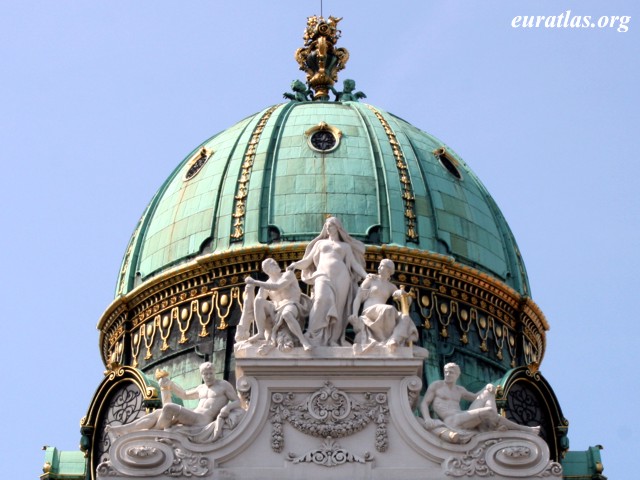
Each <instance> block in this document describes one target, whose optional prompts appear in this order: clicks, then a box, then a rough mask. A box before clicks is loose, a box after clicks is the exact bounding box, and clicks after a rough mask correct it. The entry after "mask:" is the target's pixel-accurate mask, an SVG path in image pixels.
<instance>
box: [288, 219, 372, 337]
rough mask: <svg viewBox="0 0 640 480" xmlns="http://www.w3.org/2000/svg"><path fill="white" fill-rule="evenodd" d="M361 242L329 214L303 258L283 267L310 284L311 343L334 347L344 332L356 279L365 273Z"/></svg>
mask: <svg viewBox="0 0 640 480" xmlns="http://www.w3.org/2000/svg"><path fill="white" fill-rule="evenodd" d="M364 267H365V261H364V244H363V243H362V242H360V241H358V240H356V239H355V238H352V237H351V235H349V234H348V233H347V232H346V231H345V229H344V228H343V226H342V224H341V223H340V221H339V220H338V219H337V218H335V217H329V218H327V220H326V221H325V223H324V226H323V227H322V232H320V235H318V236H317V237H316V238H314V239H313V240H312V241H311V242H310V243H309V245H307V248H306V250H305V252H304V257H303V258H302V259H301V260H298V261H297V262H294V263H292V264H291V265H289V266H288V267H287V270H295V269H298V270H301V271H302V275H301V278H302V280H303V281H304V282H305V283H307V284H309V285H313V307H312V308H311V312H310V313H309V326H308V328H307V333H306V335H307V338H308V339H309V341H310V342H311V344H312V345H319V346H337V345H343V344H344V342H345V339H344V333H345V329H346V326H347V317H348V314H349V313H350V312H349V309H350V307H351V303H352V302H353V297H354V295H355V292H356V291H357V289H358V281H359V280H360V279H362V278H365V277H366V276H367V272H366V271H365V269H364Z"/></svg>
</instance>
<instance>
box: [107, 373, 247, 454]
mask: <svg viewBox="0 0 640 480" xmlns="http://www.w3.org/2000/svg"><path fill="white" fill-rule="evenodd" d="M200 373H201V374H202V380H203V382H204V383H202V384H200V385H198V386H197V387H195V388H192V389H190V390H186V391H185V390H184V389H183V388H182V387H180V386H179V385H177V384H175V383H174V382H173V381H171V380H170V379H169V376H168V375H166V372H162V373H161V374H160V375H159V376H160V378H159V381H158V383H159V384H160V388H161V390H162V400H163V406H162V408H159V409H157V410H155V411H153V412H151V413H149V414H147V415H145V416H143V417H141V418H139V419H137V420H135V421H133V422H131V423H127V424H125V425H115V426H114V425H109V426H107V427H106V430H107V432H108V433H109V435H111V436H112V437H119V436H121V435H124V434H126V433H130V432H136V431H141V430H166V429H169V428H171V427H176V429H175V430H177V431H182V432H183V433H185V434H186V435H187V437H189V439H190V440H191V441H193V442H196V443H205V442H213V441H215V440H217V439H218V438H219V437H220V435H221V434H222V431H223V428H226V429H231V428H234V427H235V426H236V425H237V424H238V423H239V421H240V419H241V418H242V416H243V415H244V413H245V412H244V410H243V409H242V408H241V407H240V399H239V398H238V395H237V394H236V391H235V390H234V389H233V387H232V386H231V384H230V383H229V382H227V381H225V380H219V379H216V378H215V371H214V369H213V365H212V364H211V363H210V362H205V363H203V364H202V365H200ZM171 393H173V394H175V395H176V396H178V397H180V398H182V399H184V400H189V399H199V402H198V406H197V407H196V408H194V409H193V410H190V409H188V408H186V407H183V406H181V405H177V404H175V403H168V401H170V399H171ZM183 427H185V428H183ZM191 427H193V428H191ZM172 430H174V429H172Z"/></svg>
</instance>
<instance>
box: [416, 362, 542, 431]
mask: <svg viewBox="0 0 640 480" xmlns="http://www.w3.org/2000/svg"><path fill="white" fill-rule="evenodd" d="M459 377H460V367H459V366H458V365H456V364H455V363H447V364H446V365H445V366H444V380H437V381H435V382H433V383H431V384H430V385H429V387H428V388H427V393H425V395H424V398H423V400H422V403H421V404H420V413H422V417H423V419H424V423H425V427H426V428H427V430H429V431H431V432H433V433H434V434H436V435H438V436H439V437H440V438H441V439H443V440H445V441H447V442H449V443H467V442H468V441H469V440H470V439H471V437H472V436H473V435H475V434H476V433H479V432H488V431H504V430H520V431H523V432H528V433H531V434H533V435H539V433H540V427H539V426H538V427H529V426H526V425H519V424H517V423H515V422H512V421H511V420H508V419H506V418H504V417H503V416H502V415H500V414H499V413H498V410H497V408H496V398H495V394H496V388H495V386H494V385H491V384H489V385H487V386H486V387H485V388H483V389H482V390H481V391H480V392H478V393H477V394H476V393H471V392H470V391H468V390H467V389H466V388H464V387H463V386H461V385H456V382H457V380H458V378H459ZM462 399H464V400H469V401H471V402H472V403H471V405H470V406H469V409H468V410H462V409H461V408H460V400H462ZM429 407H431V408H432V409H433V411H434V413H435V414H436V415H437V416H438V417H439V419H434V418H432V417H431V415H430V413H429Z"/></svg>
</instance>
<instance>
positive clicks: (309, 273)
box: [236, 217, 418, 354]
mask: <svg viewBox="0 0 640 480" xmlns="http://www.w3.org/2000/svg"><path fill="white" fill-rule="evenodd" d="M364 251H365V248H364V244H363V243H362V242H360V241H358V240H356V239H354V238H353V237H351V235H349V234H348V233H347V232H346V231H345V230H344V228H343V227H342V224H341V223H340V221H339V220H338V219H337V218H335V217H329V218H328V219H327V221H326V222H325V224H324V227H323V228H322V232H321V233H320V235H318V236H317V237H316V238H315V239H313V240H312V241H311V242H310V243H309V245H308V246H307V248H306V250H305V253H304V256H303V257H302V259H301V260H298V261H297V262H294V263H292V264H291V265H289V266H288V267H287V269H286V271H284V272H282V271H281V270H280V267H279V266H278V264H277V262H276V261H275V260H273V259H271V258H267V259H266V260H265V261H264V262H263V263H262V269H263V271H264V273H266V274H267V275H268V277H269V280H268V281H266V282H261V281H258V280H255V279H253V278H251V277H247V278H246V280H245V282H246V284H247V288H246V295H245V301H244V309H243V314H242V318H241V320H240V324H239V325H238V329H237V333H236V349H240V348H243V347H244V346H246V343H248V344H260V345H261V348H260V352H261V353H262V354H268V353H269V351H270V350H271V349H273V348H274V347H277V348H278V349H279V350H280V351H283V352H288V351H291V349H292V348H293V347H294V346H296V345H298V344H299V345H300V346H301V347H302V348H303V349H304V350H306V351H309V350H311V349H312V348H313V347H314V346H320V347H337V346H346V345H348V343H347V341H346V339H345V333H346V330H347V324H348V323H350V324H351V325H352V326H353V330H354V332H355V338H354V344H353V350H354V352H355V353H356V354H357V353H365V352H367V351H368V350H370V349H371V348H372V347H374V346H384V347H386V348H387V349H388V350H389V351H391V352H393V351H394V350H395V349H396V348H397V347H398V346H411V344H412V343H413V342H415V341H416V340H417V339H418V332H417V330H416V328H415V325H414V324H413V321H412V320H411V318H410V317H409V302H410V301H411V296H410V295H409V293H407V292H405V291H404V290H403V289H398V287H396V286H395V285H394V284H393V283H391V281H390V279H391V276H392V275H393V273H394V270H395V266H394V264H393V262H392V261H391V260H389V259H384V260H382V261H381V262H380V266H379V267H378V274H377V275H375V274H367V272H366V271H365V260H364ZM295 270H300V271H301V278H302V280H303V281H304V282H305V283H307V284H308V285H312V286H313V296H312V298H309V297H308V296H307V295H304V294H303V293H302V292H301V290H300V286H299V284H298V280H297V278H296V276H295V274H294V271H295ZM255 287H259V290H258V293H257V294H256V293H255ZM390 297H393V298H394V299H395V300H397V301H398V302H399V303H401V304H402V305H404V308H402V312H400V311H398V310H397V309H396V308H395V307H394V306H392V305H388V304H387V301H388V300H389V298H390ZM361 308H362V312H360V309H361ZM307 317H308V327H307V330H306V332H305V333H304V334H303V327H304V325H305V324H306V323H307ZM252 324H253V325H255V330H256V333H255V334H254V335H253V336H251V335H250V333H249V332H250V329H251V325H252ZM245 342H246V343H245Z"/></svg>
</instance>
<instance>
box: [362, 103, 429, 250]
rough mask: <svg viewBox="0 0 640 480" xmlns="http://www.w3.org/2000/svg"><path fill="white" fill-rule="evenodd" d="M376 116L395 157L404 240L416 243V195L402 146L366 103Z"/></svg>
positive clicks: (377, 112)
mask: <svg viewBox="0 0 640 480" xmlns="http://www.w3.org/2000/svg"><path fill="white" fill-rule="evenodd" d="M367 107H368V108H369V110H371V111H372V112H373V113H374V115H375V116H376V118H377V119H378V120H380V123H381V124H382V128H384V131H385V133H386V134H387V137H388V138H389V144H390V145H391V150H393V156H394V157H395V159H396V168H397V169H398V176H399V177H400V184H401V186H402V187H401V188H402V202H403V203H404V220H405V225H406V232H405V235H406V240H407V242H414V243H418V226H417V225H416V218H417V217H416V212H415V201H416V197H415V196H414V194H413V186H412V185H411V178H410V176H409V169H408V168H407V162H406V160H405V158H404V153H402V148H401V147H400V143H399V142H398V138H397V137H396V134H395V133H394V131H393V129H392V128H391V125H389V122H387V120H386V119H385V118H384V117H383V116H382V114H381V113H380V112H379V111H378V110H376V109H375V108H374V107H372V106H371V105H367Z"/></svg>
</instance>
